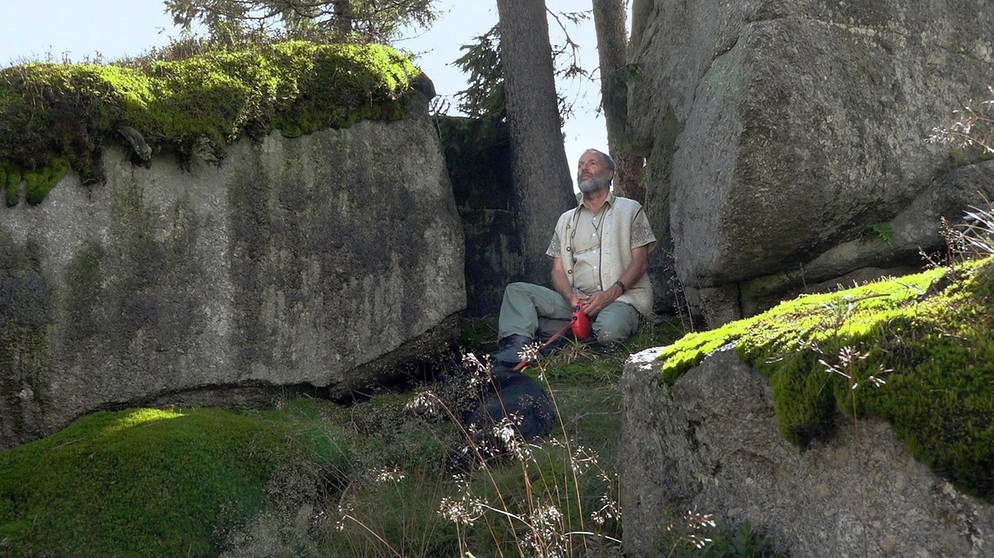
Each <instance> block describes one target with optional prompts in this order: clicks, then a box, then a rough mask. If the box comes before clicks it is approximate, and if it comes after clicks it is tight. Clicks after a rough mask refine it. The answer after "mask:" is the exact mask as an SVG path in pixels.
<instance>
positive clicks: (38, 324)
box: [0, 115, 466, 448]
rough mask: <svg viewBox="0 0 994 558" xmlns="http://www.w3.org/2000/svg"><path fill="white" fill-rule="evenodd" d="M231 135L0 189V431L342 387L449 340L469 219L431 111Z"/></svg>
mask: <svg viewBox="0 0 994 558" xmlns="http://www.w3.org/2000/svg"><path fill="white" fill-rule="evenodd" d="M226 151H227V154H226V158H225V160H224V161H223V164H220V165H215V164H208V163H207V162H205V160H204V159H203V158H194V159H193V160H192V161H191V162H190V163H189V165H188V168H185V169H184V168H181V167H180V166H179V165H177V164H176V162H175V160H174V159H173V158H172V157H171V156H168V157H167V156H162V157H158V156H157V157H156V158H155V159H153V161H152V162H151V165H149V166H148V167H147V168H145V167H142V166H134V165H132V164H131V163H130V162H128V160H127V157H126V155H125V154H124V153H123V152H121V151H120V150H117V149H113V148H108V149H107V150H106V151H105V153H104V156H103V160H102V161H103V165H104V172H105V174H106V177H107V181H106V183H105V184H100V185H94V186H87V187H84V186H81V185H80V183H79V178H78V176H77V175H75V174H70V175H68V176H67V177H66V178H64V179H63V180H62V181H61V182H60V183H59V184H58V185H57V186H56V187H55V188H54V189H53V190H52V191H51V192H50V193H49V194H48V196H47V197H46V198H45V199H44V201H43V202H41V203H40V204H38V205H28V204H24V203H22V204H20V205H17V206H14V207H6V206H0V285H2V287H0V448H4V447H9V446H11V445H14V444H17V443H20V442H24V441H27V440H30V439H32V438H35V437H38V436H40V435H43V434H46V433H48V432H51V431H52V430H54V429H56V428H58V427H60V426H63V425H65V424H66V423H67V422H68V421H69V420H71V419H73V418H75V417H77V416H79V415H80V414H82V413H86V412H88V411H92V410H94V409H101V408H109V407H119V406H125V405H137V404H143V403H150V402H152V403H160V404H161V403H170V402H183V401H204V400H205V399H204V398H206V397H207V395H209V394H217V393H223V394H225V395H224V396H223V397H221V398H220V400H221V401H227V402H229V403H230V402H231V401H233V400H234V399H236V394H238V393H239V390H241V392H243V393H242V395H244V396H250V395H252V394H253V393H254V390H257V389H264V388H273V389H275V390H276V392H279V390H280V389H293V388H300V387H303V388H307V389H310V390H312V391H314V392H315V393H318V394H320V395H326V396H331V397H338V396H342V395H344V394H346V393H349V392H350V391H351V390H354V389H357V388H361V387H365V386H367V385H369V384H370V383H372V382H374V381H378V380H380V379H383V378H385V377H387V376H388V375H389V374H391V373H396V371H393V367H394V366H395V365H397V364H400V363H402V362H410V361H411V360H412V359H415V358H427V357H430V356H431V355H432V354H438V353H440V352H441V351H443V350H444V349H445V348H446V347H447V345H448V344H450V343H451V342H452V341H453V339H454V337H455V331H456V321H455V317H456V315H457V314H458V313H459V312H460V311H462V310H463V309H464V308H465V307H466V289H465V284H464V275H463V234H462V229H461V225H460V222H459V217H458V214H457V212H456V207H455V202H454V199H453V196H452V191H451V186H450V184H449V180H448V178H447V176H446V172H445V164H444V161H443V159H442V153H441V148H440V146H439V140H438V136H437V134H436V133H435V131H434V127H433V126H432V125H431V122H430V120H429V119H428V118H427V117H425V116H423V115H421V116H415V117H409V118H407V119H405V120H402V121H395V122H389V123H384V122H372V121H363V122H360V123H358V124H356V125H355V126H353V127H351V128H349V129H343V130H332V129H328V130H325V131H321V132H318V133H314V134H310V135H304V136H302V137H299V138H294V139H289V138H284V137H283V136H281V135H279V134H278V133H274V134H270V135H268V136H266V137H265V138H263V139H262V141H249V140H241V141H238V142H237V143H235V144H233V145H231V146H229V147H228V148H227V149H226ZM198 394H199V395H200V396H202V397H199V398H198V397H197V395H198Z"/></svg>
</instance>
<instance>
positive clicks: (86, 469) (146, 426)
mask: <svg viewBox="0 0 994 558" xmlns="http://www.w3.org/2000/svg"><path fill="white" fill-rule="evenodd" d="M485 327H486V326H485ZM467 334H469V330H468V329H467ZM673 338H674V334H673V330H672V328H668V327H667V328H660V329H658V330H654V331H653V330H646V332H644V333H643V334H642V336H641V337H640V339H641V341H642V342H644V343H656V344H659V343H660V342H663V341H666V342H669V341H672V340H673ZM625 356H627V352H626V350H624V349H621V348H619V349H618V350H616V351H612V352H607V353H600V354H598V353H594V352H592V351H590V350H589V348H587V349H585V348H583V347H582V346H581V347H576V350H574V351H572V352H566V351H564V352H562V353H559V354H557V355H556V356H554V357H552V358H551V359H549V360H547V361H546V362H547V364H548V366H546V367H545V373H546V375H547V376H548V377H549V378H552V380H551V382H552V389H553V391H554V393H555V395H556V400H557V404H558V405H559V409H560V411H561V416H562V418H563V426H562V428H561V429H559V430H558V432H557V433H555V438H556V442H554V443H548V444H542V445H541V446H540V447H536V448H534V456H533V458H532V459H531V460H530V461H528V462H527V463H523V464H522V463H513V462H512V463H504V464H499V465H498V464H494V466H492V467H490V468H488V469H481V470H477V471H475V472H473V473H472V474H471V475H469V476H467V477H466V478H465V479H464V480H463V481H461V482H455V481H454V480H453V479H452V476H451V472H450V471H448V470H446V468H445V466H444V462H445V456H446V454H447V452H448V451H449V450H451V449H453V448H455V447H457V446H458V444H459V443H460V433H459V431H458V429H457V428H456V427H455V426H454V425H453V424H452V423H451V422H450V421H448V420H444V419H425V418H419V417H415V416H413V415H412V414H411V413H410V412H409V411H407V410H406V409H405V407H406V405H407V403H408V402H409V401H411V400H412V399H413V396H414V393H413V392H405V393H386V394H383V395H379V396H377V397H374V398H373V399H371V400H369V401H365V402H362V403H359V404H357V405H354V406H351V407H342V406H339V405H335V404H334V403H331V402H329V401H324V400H318V399H310V398H302V399H295V400H292V401H289V402H278V401H277V402H274V407H273V408H271V409H241V410H237V409H236V410H220V409H130V410H125V411H119V412H108V411H104V412H98V413H94V414H91V415H88V416H85V417H82V418H80V419H79V420H77V421H76V422H74V423H73V424H71V425H70V426H68V427H67V428H65V429H64V430H62V431H60V432H58V433H56V434H54V435H52V436H49V437H47V438H44V439H42V440H38V441H35V442H31V443H28V444H24V445H22V446H19V447H16V448H13V449H10V450H7V451H3V452H0V471H2V472H3V474H2V475H0V556H11V557H13V556H18V557H21V556H50V555H57V556H142V557H156V556H169V557H172V556H217V555H219V554H221V553H223V552H228V553H229V555H238V556H241V555H260V554H264V555H286V556H291V555H292V556H338V555H341V556H393V555H394V554H393V551H391V550H390V548H391V547H392V548H394V549H395V550H396V551H397V552H398V553H399V554H401V555H403V556H452V555H457V554H458V553H459V549H460V541H462V544H463V545H466V546H467V547H469V548H470V549H471V550H473V551H474V553H475V554H476V555H477V556H488V555H491V553H492V552H493V550H494V549H495V548H497V547H502V548H504V550H505V551H508V552H512V551H513V549H514V548H516V543H515V541H514V537H513V536H511V532H513V531H516V532H518V534H519V536H525V534H526V531H527V529H525V528H524V527H523V526H522V524H520V523H516V522H511V523H506V522H505V523H502V520H501V519H500V518H499V517H498V518H494V517H488V518H485V519H483V520H481V521H479V522H477V523H475V524H473V525H457V524H456V523H453V522H452V521H449V520H447V519H446V518H444V517H443V516H442V515H441V514H440V513H439V511H440V507H441V505H442V502H443V499H445V498H448V499H450V500H456V499H459V498H463V497H465V495H466V494H473V495H474V497H480V498H486V499H487V500H488V501H489V502H490V503H491V504H495V505H496V504H497V503H498V502H499V501H500V499H499V498H498V494H500V495H502V496H503V497H504V498H505V499H506V504H507V506H508V508H507V509H508V510H513V511H515V512H518V513H527V512H528V510H529V508H530V507H533V506H534V505H535V502H534V501H529V500H528V498H527V495H526V494H525V493H524V492H523V490H525V486H526V484H527V483H523V478H527V479H529V481H528V482H530V483H531V488H530V491H531V492H532V493H533V494H536V495H539V496H540V497H541V501H542V502H545V503H550V502H552V501H556V502H557V503H558V504H560V505H562V506H563V510H564V512H563V513H564V514H565V515H566V516H567V519H566V521H567V522H568V524H571V525H575V526H580V525H582V526H583V527H584V529H593V528H594V526H593V525H592V524H591V520H590V513H591V512H592V511H593V510H596V509H598V508H599V507H601V506H603V502H602V499H603V498H604V497H605V496H608V497H614V498H616V497H617V494H616V492H617V485H616V483H615V481H610V482H609V483H607V484H605V482H604V481H602V480H601V479H600V478H599V477H598V474H599V472H600V471H601V470H602V469H603V470H604V471H606V474H608V475H613V474H614V466H615V465H614V463H615V460H616V456H617V433H618V431H619V429H620V421H621V416H620V395H619V393H618V392H617V390H616V389H615V387H614V386H615V383H616V381H617V380H618V378H619V377H620V374H621V370H622V366H623V360H624V357H625ZM529 372H530V373H533V374H537V373H538V370H537V369H529ZM578 456H582V457H583V458H584V459H589V460H590V461H588V463H594V462H596V466H591V465H588V467H589V471H588V473H587V474H585V475H580V476H575V477H574V476H573V474H572V472H571V468H572V464H573V460H574V459H576V458H577V457H578ZM595 456H596V459H595V460H594V459H593V458H594V457H595ZM523 475H525V476H524V477H523ZM567 488H568V489H569V490H568V491H567V492H566V493H565V494H564V493H563V490H564V489H567ZM603 529H605V534H609V536H614V537H616V538H620V524H618V523H617V522H616V521H615V522H614V523H611V522H608V523H607V524H606V525H605V526H604V527H603ZM495 537H496V540H495ZM585 544H587V545H588V546H593V545H597V544H604V541H600V542H598V541H596V540H591V541H587V542H586V543H585ZM273 548H277V549H282V550H281V552H284V554H279V553H276V554H273V553H272V552H273V551H272V549H273ZM266 549H268V550H266ZM512 553H513V552H512Z"/></svg>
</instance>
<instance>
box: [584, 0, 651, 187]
mask: <svg viewBox="0 0 994 558" xmlns="http://www.w3.org/2000/svg"><path fill="white" fill-rule="evenodd" d="M593 11H594V29H595V30H596V31H597V57H598V61H599V63H600V74H601V105H602V106H603V107H604V121H605V122H606V124H607V143H608V147H609V151H610V153H611V157H613V158H614V162H615V165H616V167H617V168H616V170H615V175H614V192H615V193H616V194H618V195H620V196H625V197H628V198H632V199H634V200H638V201H639V202H641V203H643V204H644V203H645V186H644V185H643V184H642V180H641V179H642V166H643V164H644V163H645V160H644V159H643V158H642V157H640V156H638V155H636V154H635V153H633V152H632V151H631V149H630V145H629V144H630V142H629V140H628V134H627V132H626V128H625V122H626V120H627V118H628V84H627V83H626V82H625V75H624V72H625V69H626V67H627V65H626V60H625V58H626V50H627V48H628V38H627V36H626V35H625V2H624V0H593Z"/></svg>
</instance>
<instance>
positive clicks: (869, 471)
mask: <svg viewBox="0 0 994 558" xmlns="http://www.w3.org/2000/svg"><path fill="white" fill-rule="evenodd" d="M658 351H659V349H658V348H656V349H649V350H646V351H643V352H641V353H638V354H636V355H633V356H632V357H631V358H630V360H629V361H628V363H626V366H625V371H624V376H623V379H622V392H623V393H622V398H623V413H624V416H623V432H622V438H621V439H622V449H621V451H620V452H619V455H620V456H621V458H620V459H621V461H620V463H619V468H620V474H621V486H622V494H621V498H622V509H623V510H624V523H625V531H624V546H625V555H626V556H631V557H635V558H637V557H644V556H645V557H647V556H658V555H660V549H659V548H657V546H656V545H657V540H658V537H659V535H660V534H662V532H663V530H664V529H665V528H666V525H667V522H668V521H669V518H668V517H667V515H666V513H665V510H670V511H672V512H673V513H675V514H677V515H679V514H680V513H683V512H685V511H688V510H696V511H698V512H700V513H707V514H713V515H714V517H715V519H716V520H718V521H719V522H722V523H725V524H730V525H739V524H741V523H744V522H748V523H749V524H750V525H751V526H752V528H753V530H755V531H757V532H759V533H762V534H764V535H766V536H767V538H768V539H769V540H770V541H771V542H772V543H773V545H774V546H775V548H776V549H777V550H779V551H780V552H784V553H787V555H789V556H817V557H820V556H825V557H828V556H831V557H844V556H868V557H869V556H923V557H925V556H977V557H980V556H991V555H992V554H994V506H991V505H989V504H985V503H984V502H982V501H979V500H977V499H976V498H973V497H970V496H968V495H964V494H962V493H960V492H958V491H957V490H956V489H955V488H954V487H952V486H951V485H950V484H949V483H947V482H946V481H944V480H943V479H941V478H939V477H938V476H936V475H935V474H933V473H932V472H931V471H930V470H929V469H928V468H926V467H925V466H924V465H923V464H921V463H919V462H918V461H916V460H915V459H914V458H913V457H912V456H911V454H910V453H909V452H908V450H907V448H906V446H905V445H904V444H903V443H902V442H901V441H899V440H898V439H897V438H896V437H895V435H894V433H893V430H892V429H891V427H890V426H889V425H888V424H886V423H884V422H880V421H876V420H861V421H859V422H858V423H857V424H856V425H853V424H852V421H849V422H848V423H846V424H845V425H844V426H842V427H840V431H839V433H838V434H837V435H836V437H834V438H833V439H832V440H831V441H829V442H827V443H819V442H814V443H812V445H811V447H809V448H808V449H807V450H806V451H802V450H800V449H798V448H797V447H795V446H793V445H791V444H790V443H788V442H787V441H785V440H784V439H783V437H782V436H781V435H780V433H779V430H778V428H777V423H776V416H775V414H774V410H773V403H772V399H771V389H770V385H769V380H768V379H767V378H766V376H764V375H762V374H761V373H759V372H758V371H756V370H754V369H753V368H752V367H751V366H749V365H747V364H745V363H743V362H741V361H740V360H739V359H738V358H737V357H736V356H735V353H734V351H732V350H731V349H730V348H724V349H721V350H719V351H717V352H715V353H714V354H712V355H711V356H709V357H707V358H706V359H705V360H704V361H703V362H702V363H701V364H700V365H699V366H697V367H695V368H692V369H691V370H690V371H688V372H687V373H686V374H685V375H683V376H682V377H680V378H679V379H678V380H677V381H676V382H675V383H674V385H673V386H672V387H671V388H670V389H667V387H666V386H665V385H662V383H661V373H660V367H661V364H662V361H659V360H656V355H657V354H658ZM677 520H679V519H677Z"/></svg>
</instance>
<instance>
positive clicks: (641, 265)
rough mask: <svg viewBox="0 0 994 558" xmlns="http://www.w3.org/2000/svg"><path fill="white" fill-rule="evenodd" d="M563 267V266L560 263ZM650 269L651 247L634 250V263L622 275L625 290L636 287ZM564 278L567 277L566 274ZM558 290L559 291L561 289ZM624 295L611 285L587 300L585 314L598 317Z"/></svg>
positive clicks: (616, 285) (619, 288) (620, 289)
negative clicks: (598, 314)
mask: <svg viewBox="0 0 994 558" xmlns="http://www.w3.org/2000/svg"><path fill="white" fill-rule="evenodd" d="M561 267H562V264H561V263H560V268H561ZM553 269H555V265H553ZM648 269H649V247H648V246H639V247H637V248H632V261H631V262H630V263H629V264H628V267H626V268H625V271H623V272H622V273H621V278H620V279H619V281H621V282H622V283H623V284H624V285H625V290H627V289H629V288H631V287H632V286H633V285H635V283H638V282H639V279H642V276H643V275H645V272H646V270H648ZM553 274H555V272H553ZM563 276H564V277H565V273H564V274H563ZM553 281H555V280H553ZM553 285H555V282H553ZM556 290H557V291H558V290H559V289H556ZM622 294H624V290H622V288H621V287H620V286H619V285H618V284H616V283H615V284H611V285H610V286H608V287H606V288H605V290H603V291H600V292H596V293H594V294H593V295H591V296H590V297H588V298H587V299H586V301H585V302H584V306H583V313H584V314H586V315H588V316H596V315H597V313H598V312H600V311H601V310H603V309H604V308H605V307H606V306H607V305H608V304H611V303H612V302H614V301H615V299H617V298H618V297H619V296H621V295H622Z"/></svg>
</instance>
